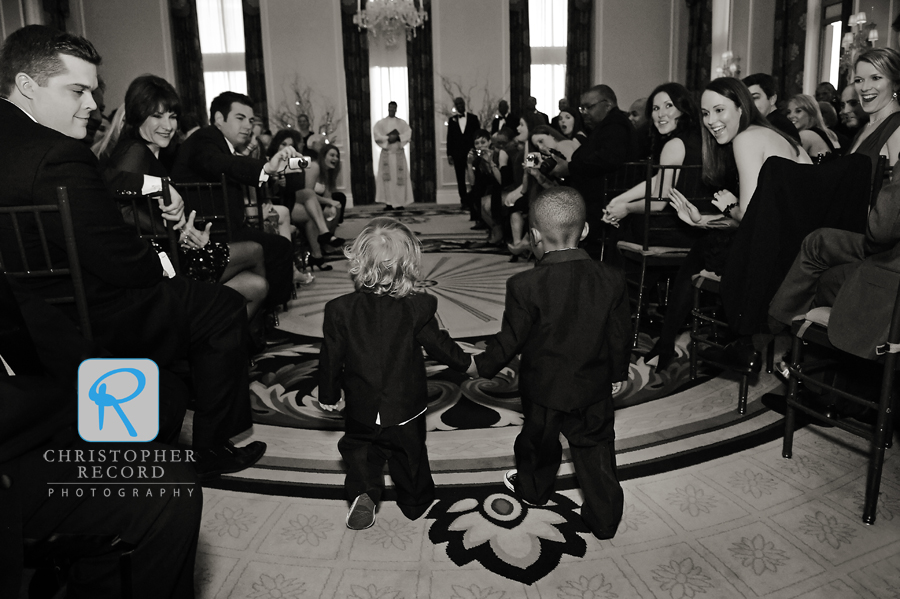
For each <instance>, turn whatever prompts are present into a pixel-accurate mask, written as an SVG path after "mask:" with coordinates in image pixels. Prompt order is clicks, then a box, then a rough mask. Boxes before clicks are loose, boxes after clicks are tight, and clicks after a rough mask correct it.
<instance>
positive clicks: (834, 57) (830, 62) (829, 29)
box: [819, 3, 842, 88]
mask: <svg viewBox="0 0 900 599" xmlns="http://www.w3.org/2000/svg"><path fill="white" fill-rule="evenodd" d="M822 16H823V21H824V25H823V26H822V53H821V57H822V65H821V71H820V73H821V75H820V77H819V81H828V82H830V83H831V84H832V85H833V86H834V87H835V88H840V81H839V77H840V74H839V73H840V63H841V37H842V35H841V25H842V23H841V4H840V3H837V4H832V5H831V6H826V7H825V11H824V13H823V15H822Z"/></svg>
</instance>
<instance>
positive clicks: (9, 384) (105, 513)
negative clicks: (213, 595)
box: [0, 272, 203, 599]
mask: <svg viewBox="0 0 900 599" xmlns="http://www.w3.org/2000/svg"><path fill="white" fill-rule="evenodd" d="M94 357H105V354H104V353H103V352H102V350H99V349H98V348H97V347H96V346H95V345H93V344H91V343H89V342H88V341H87V340H86V339H85V338H84V337H82V336H81V334H80V333H79V332H78V330H77V329H76V327H75V325H74V323H72V322H71V321H70V320H69V319H68V318H66V316H65V315H64V314H63V313H62V312H60V311H59V310H57V309H56V308H54V307H52V306H49V305H48V304H47V303H46V302H44V301H43V300H41V299H40V298H39V297H37V296H36V295H34V294H33V293H31V292H29V291H27V290H25V289H23V288H22V287H20V286H17V285H14V282H13V281H10V280H8V279H7V277H6V275H4V274H3V273H2V272H0V397H2V398H3V409H2V410H0V564H3V565H2V567H0V597H17V596H19V595H18V593H19V589H20V578H21V574H22V568H23V565H24V564H23V560H24V558H25V557H26V555H27V556H28V559H29V560H31V563H30V564H29V565H36V564H42V563H46V562H47V561H48V560H50V559H52V560H53V562H54V563H65V564H70V568H69V572H68V576H67V583H68V593H69V595H68V596H70V597H73V596H78V597H97V598H100V597H119V596H122V595H123V594H126V593H127V596H129V597H134V598H139V597H146V598H148V599H149V598H153V599H156V598H158V597H188V596H193V583H194V576H193V574H194V559H195V555H196V550H197V538H198V535H199V532H200V516H201V511H202V507H203V491H202V489H201V487H200V486H199V485H197V484H196V475H195V474H194V472H193V471H192V468H191V466H190V465H189V464H188V463H187V461H189V459H190V457H189V451H188V450H175V449H173V448H172V447H171V446H166V445H163V444H161V443H160V442H159V438H158V437H157V442H155V443H140V444H134V443H129V444H124V443H88V442H86V441H82V440H81V439H80V438H79V437H78V433H77V432H76V422H77V420H76V419H77V414H76V405H77V399H76V393H75V382H76V377H77V375H78V367H79V365H80V364H81V362H82V360H84V359H86V358H94ZM164 374H165V371H160V375H161V376H162V378H161V379H160V390H159V393H160V397H166V396H168V395H169V394H170V393H172V392H176V393H178V392H180V391H179V390H177V389H174V388H173V384H174V386H176V387H177V386H178V385H181V386H183V383H182V382H181V381H180V380H178V379H175V378H174V377H168V378H167V377H166V376H163V375H164ZM126 450H134V451H137V452H140V451H142V450H143V451H148V452H150V453H148V454H145V455H147V456H148V460H146V462H145V463H144V466H145V467H148V468H152V467H158V469H157V470H156V473H157V474H159V475H161V476H160V478H156V479H154V481H153V483H154V484H153V485H146V484H144V485H141V486H137V485H134V484H131V485H129V484H128V483H132V482H134V479H127V480H126V479H116V478H115V476H116V473H115V471H109V470H106V468H105V467H106V466H109V465H111V463H112V460H113V458H112V457H111V456H112V455H113V454H112V452H113V451H117V452H123V451H126ZM90 451H93V452H95V453H96V454H98V453H99V452H100V451H102V452H104V455H105V456H110V457H109V458H105V461H104V463H102V464H100V463H99V460H94V459H92V458H91V454H90V453H89V452H90ZM76 452H81V455H82V456H87V458H88V460H87V461H82V462H76V461H74V460H76V459H78V458H77V454H76ZM151 457H152V459H149V458H151ZM175 460H178V461H177V462H176V461H175ZM116 462H117V464H119V465H123V464H124V463H123V462H122V460H121V459H118V457H117V458H116ZM93 466H99V467H100V468H101V470H106V473H105V476H104V478H103V479H102V480H96V479H93V478H92V479H90V480H86V479H85V478H84V477H83V476H82V474H83V473H81V472H80V470H79V468H88V469H90V470H91V471H92V472H93ZM51 483H52V484H51ZM101 484H102V486H101ZM63 489H67V490H66V491H63ZM92 489H93V490H96V493H94V492H92ZM102 489H106V490H107V491H108V492H109V495H106V493H105V492H101V490H102ZM176 489H177V491H176ZM148 491H149V492H148ZM135 492H137V493H135ZM123 554H127V555H129V556H130V559H127V560H121V561H120V559H121V557H120V556H122V555H123ZM126 568H127V574H126ZM120 574H126V576H127V578H124V579H123V578H122V577H121V576H120ZM36 576H37V575H36ZM52 578H55V577H52ZM129 579H130V581H131V585H130V587H126V585H127V584H128V580H129ZM41 580H43V581H44V583H45V584H48V581H47V580H46V579H41ZM34 584H35V581H34V580H32V587H33V586H34Z"/></svg>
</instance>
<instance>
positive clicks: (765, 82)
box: [741, 73, 778, 98]
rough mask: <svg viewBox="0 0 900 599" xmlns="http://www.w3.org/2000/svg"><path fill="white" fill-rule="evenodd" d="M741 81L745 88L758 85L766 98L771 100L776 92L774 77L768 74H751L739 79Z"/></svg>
mask: <svg viewBox="0 0 900 599" xmlns="http://www.w3.org/2000/svg"><path fill="white" fill-rule="evenodd" d="M741 81H743V82H744V85H746V86H747V87H750V86H752V85H758V86H759V87H760V89H762V90H763V92H764V93H765V94H766V97H767V98H771V97H772V96H774V95H775V94H776V93H777V92H778V89H777V85H776V84H775V77H773V76H771V75H769V74H768V73H753V74H752V75H747V76H746V77H744V78H743V79H741Z"/></svg>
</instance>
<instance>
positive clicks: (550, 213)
mask: <svg viewBox="0 0 900 599" xmlns="http://www.w3.org/2000/svg"><path fill="white" fill-rule="evenodd" d="M530 219H531V244H532V249H533V251H534V254H535V256H536V257H537V258H538V263H537V265H536V266H535V268H534V269H533V270H530V271H526V272H523V273H519V274H517V275H515V276H513V277H511V278H510V279H509V280H508V281H507V283H506V309H505V312H504V314H503V325H502V327H501V330H500V332H499V333H498V334H497V335H496V336H495V337H494V338H493V339H492V340H490V341H489V342H488V347H487V350H486V351H485V352H484V353H483V354H481V355H479V356H477V357H476V358H475V363H476V365H477V367H478V374H479V375H481V376H483V377H485V378H491V377H493V376H495V375H496V374H497V373H498V372H500V369H502V368H503V367H504V366H505V365H506V364H507V363H508V362H509V361H510V360H511V359H512V358H513V357H514V356H515V355H517V354H521V363H520V364H521V365H520V368H519V381H520V382H519V389H520V390H521V393H522V412H523V416H524V418H525V421H524V423H523V425H522V432H520V433H519V436H518V437H517V438H516V442H515V456H516V466H517V470H510V471H509V472H507V473H506V475H505V476H504V483H505V484H506V486H507V487H508V488H509V489H510V490H511V491H513V492H514V493H516V494H517V495H518V496H519V497H520V498H521V499H522V500H523V501H525V502H526V503H530V504H535V505H542V504H544V503H546V502H547V500H548V499H549V498H550V495H551V494H552V493H553V484H554V481H555V480H556V472H557V470H558V469H559V465H560V462H561V460H562V445H561V444H560V441H559V433H560V432H562V434H564V435H565V436H566V439H567V440H568V441H569V446H570V448H571V452H572V462H573V463H574V466H575V474H576V475H577V477H578V481H579V483H580V485H581V490H582V492H583V493H584V503H583V505H582V506H581V516H582V518H583V519H584V521H585V523H586V524H587V526H588V528H589V529H590V530H591V532H592V533H593V534H594V535H595V536H596V537H597V538H600V539H608V538H612V537H613V536H614V535H615V533H616V528H617V527H618V525H619V520H620V519H621V518H622V509H623V494H622V487H621V486H620V485H619V480H618V478H617V476H616V459H615V450H614V447H613V440H614V438H615V432H614V430H613V423H614V414H613V406H612V384H613V383H616V382H619V381H623V380H625V379H626V378H627V376H628V365H629V354H630V350H631V317H630V310H629V308H628V295H627V290H626V286H625V276H624V274H622V273H621V272H620V271H618V270H614V269H612V268H610V267H609V266H606V265H604V264H600V263H595V262H594V261H593V260H591V258H590V256H588V254H587V252H585V251H584V250H580V249H578V242H579V241H580V240H583V239H584V238H585V237H587V234H588V225H587V223H586V222H585V205H584V200H583V199H582V197H581V195H580V194H579V193H578V192H577V191H575V190H574V189H572V188H570V187H553V188H550V189H547V190H544V191H543V192H541V193H540V194H539V195H538V196H537V197H536V198H535V199H534V201H533V202H532V205H531V208H530Z"/></svg>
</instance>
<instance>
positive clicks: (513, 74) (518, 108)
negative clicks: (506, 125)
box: [509, 0, 531, 114]
mask: <svg viewBox="0 0 900 599" xmlns="http://www.w3.org/2000/svg"><path fill="white" fill-rule="evenodd" d="M530 95H531V38H530V34H529V31H528V0H509V96H510V97H509V108H510V111H511V112H512V113H513V114H525V106H527V105H528V96H530Z"/></svg>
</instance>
